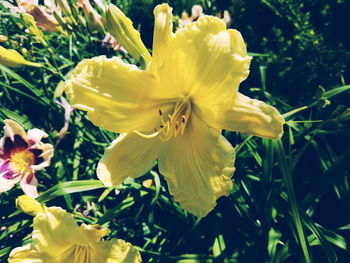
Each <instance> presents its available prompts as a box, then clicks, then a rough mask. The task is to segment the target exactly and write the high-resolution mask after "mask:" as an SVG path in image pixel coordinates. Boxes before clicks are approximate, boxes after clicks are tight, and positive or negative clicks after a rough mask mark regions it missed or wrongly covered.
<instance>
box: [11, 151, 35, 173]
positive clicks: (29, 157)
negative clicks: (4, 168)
mask: <svg viewBox="0 0 350 263" xmlns="http://www.w3.org/2000/svg"><path fill="white" fill-rule="evenodd" d="M32 164H34V155H33V153H31V152H29V151H21V152H14V153H13V154H11V157H10V165H11V168H12V169H13V170H15V171H16V172H22V171H24V170H26V169H28V168H29V166H30V165H32Z"/></svg>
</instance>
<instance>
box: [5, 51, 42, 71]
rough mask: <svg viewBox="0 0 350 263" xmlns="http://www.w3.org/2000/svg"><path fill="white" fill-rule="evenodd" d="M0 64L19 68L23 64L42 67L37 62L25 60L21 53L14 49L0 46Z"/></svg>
mask: <svg viewBox="0 0 350 263" xmlns="http://www.w3.org/2000/svg"><path fill="white" fill-rule="evenodd" d="M0 64H2V65H5V66H7V67H11V68H21V67H24V66H31V67H42V66H43V65H41V64H39V63H34V62H30V61H28V60H26V59H25V58H24V57H23V56H22V55H21V54H19V53H18V52H17V51H16V50H14V49H6V48H4V47H2V46H0Z"/></svg>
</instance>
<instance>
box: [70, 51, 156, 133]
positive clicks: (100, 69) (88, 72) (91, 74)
mask: <svg viewBox="0 0 350 263" xmlns="http://www.w3.org/2000/svg"><path fill="white" fill-rule="evenodd" d="M156 86H157V82H156V80H155V78H154V77H153V76H152V75H151V74H149V73H147V72H144V71H141V70H139V69H138V68H137V67H136V66H134V65H129V64H126V63H124V62H123V61H122V60H121V59H119V58H116V57H114V58H112V59H107V58H105V57H104V56H100V57H95V58H93V59H87V60H83V61H82V62H81V63H80V64H79V65H78V66H77V67H76V69H75V70H74V71H73V73H72V79H71V80H69V81H67V82H66V84H65V89H66V92H67V95H68V96H69V97H70V102H71V104H72V105H74V106H75V107H76V108H79V109H82V110H85V111H87V112H88V116H89V118H90V120H91V121H92V122H93V123H94V124H95V125H97V126H101V127H103V128H105V129H106V130H109V131H113V132H119V133H120V132H131V131H134V130H139V131H150V130H153V129H154V128H155V127H157V126H158V123H159V108H160V106H159V103H160V104H161V103H162V101H157V99H159V97H158V94H157V93H155V91H156Z"/></svg>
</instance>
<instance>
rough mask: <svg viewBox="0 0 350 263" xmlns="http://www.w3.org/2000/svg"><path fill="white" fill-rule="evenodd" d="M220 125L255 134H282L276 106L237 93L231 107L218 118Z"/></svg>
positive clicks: (266, 136)
mask: <svg viewBox="0 0 350 263" xmlns="http://www.w3.org/2000/svg"><path fill="white" fill-rule="evenodd" d="M220 122H221V123H220V124H219V125H220V127H221V128H222V129H226V130H230V131H239V132H243V133H248V134H252V135H255V136H259V137H263V138H269V139H279V138H281V136H282V135H283V124H284V119H283V117H282V115H281V114H280V113H279V112H278V110H276V108H274V107H272V106H270V105H268V104H266V103H265V102H262V101H259V100H255V99H251V98H249V97H247V96H245V95H243V94H241V93H237V96H236V99H235V103H234V105H233V107H232V108H231V109H229V110H227V111H226V112H225V113H224V114H223V116H222V118H221V119H220Z"/></svg>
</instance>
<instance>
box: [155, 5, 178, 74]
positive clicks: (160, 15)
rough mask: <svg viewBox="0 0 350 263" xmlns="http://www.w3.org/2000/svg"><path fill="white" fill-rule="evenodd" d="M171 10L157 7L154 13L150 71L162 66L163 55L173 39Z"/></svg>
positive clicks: (165, 6)
mask: <svg viewBox="0 0 350 263" xmlns="http://www.w3.org/2000/svg"><path fill="white" fill-rule="evenodd" d="M171 11H172V8H171V7H169V5H167V4H161V5H157V6H156V7H155V9H154V11H153V13H154V32H153V53H152V64H151V65H152V66H151V68H152V70H155V71H157V68H161V67H162V66H163V65H164V58H165V57H164V55H166V54H167V53H168V52H169V45H170V41H172V39H173V38H174V33H173V15H172V13H171Z"/></svg>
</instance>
